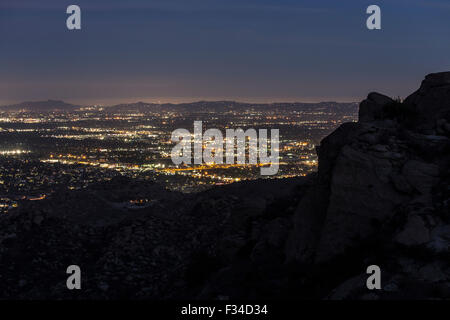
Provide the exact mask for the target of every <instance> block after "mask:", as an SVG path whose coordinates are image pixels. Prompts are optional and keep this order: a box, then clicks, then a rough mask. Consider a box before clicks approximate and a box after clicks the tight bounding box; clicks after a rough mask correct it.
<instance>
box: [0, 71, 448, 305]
mask: <svg viewBox="0 0 450 320" xmlns="http://www.w3.org/2000/svg"><path fill="white" fill-rule="evenodd" d="M449 138H450V72H448V73H438V74H431V75H428V76H427V77H426V78H425V80H424V81H423V82H422V85H421V86H420V88H419V90H418V91H416V92H415V93H413V94H412V95H410V96H409V97H407V98H406V99H405V100H404V101H395V100H392V99H391V98H389V97H386V96H384V95H382V94H379V93H371V94H369V96H368V98H367V99H366V100H364V101H363V102H362V103H361V104H360V110H359V121H358V122H355V123H346V124H343V125H342V126H340V127H339V128H338V129H337V130H336V131H334V132H333V133H332V134H331V135H329V136H328V137H326V138H325V139H324V140H323V141H322V142H321V144H320V146H319V147H318V148H317V151H318V155H319V169H318V172H317V173H316V174H313V175H311V176H308V177H306V178H296V179H285V180H260V181H252V182H243V183H237V184H232V185H228V186H221V187H216V188H214V189H212V190H209V191H205V192H202V193H197V194H192V195H185V194H181V193H175V192H169V191H166V190H163V189H162V188H160V187H159V186H158V185H155V184H152V183H149V182H145V181H129V180H127V179H125V178H124V179H115V180H113V181H112V182H110V183H107V184H98V185H95V186H91V187H90V188H88V189H86V190H83V191H76V192H70V193H69V192H60V193H57V194H54V195H53V196H52V197H51V198H49V199H46V200H43V201H41V202H39V203H30V205H29V206H24V207H21V208H19V209H17V210H16V211H12V212H11V213H8V214H7V215H4V216H2V217H1V218H0V244H1V246H0V283H1V286H0V298H2V299H9V298H14V299H91V298H92V299H108V298H109V299H110V298H115V299H116V298H125V299H183V298H190V299H191V298H198V299H233V298H250V299H252V298H272V299H303V298H306V299H406V298H411V299H450V252H449V250H450V210H449V198H450V185H449V181H450V179H449V174H450V171H449V170H450V140H449ZM140 193H142V195H141V196H145V197H151V199H152V201H151V203H148V204H146V205H145V206H144V207H142V208H133V207H127V206H124V203H126V202H127V201H129V200H132V199H136V198H139V197H138V196H139V194H140ZM72 264H76V265H79V266H80V267H81V270H82V289H81V290H73V291H70V290H67V288H66V278H67V275H66V273H65V271H66V268H67V266H69V265H72ZM372 264H375V265H378V266H380V268H381V270H382V288H383V289H382V290H375V291H369V290H368V289H367V288H366V279H367V277H368V275H366V273H365V272H366V268H367V266H369V265H372Z"/></svg>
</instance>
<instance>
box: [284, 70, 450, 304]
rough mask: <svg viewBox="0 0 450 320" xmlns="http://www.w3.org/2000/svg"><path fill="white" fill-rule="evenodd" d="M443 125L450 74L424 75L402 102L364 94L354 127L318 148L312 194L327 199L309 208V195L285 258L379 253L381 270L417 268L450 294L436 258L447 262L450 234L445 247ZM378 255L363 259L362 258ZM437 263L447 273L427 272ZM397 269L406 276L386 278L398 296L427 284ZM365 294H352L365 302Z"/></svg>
mask: <svg viewBox="0 0 450 320" xmlns="http://www.w3.org/2000/svg"><path fill="white" fill-rule="evenodd" d="M449 121H450V73H438V74H431V75H428V76H427V77H426V78H425V80H424V81H423V82H422V85H421V87H420V89H419V90H418V91H417V92H415V93H414V94H412V95H411V96H409V97H408V98H407V99H405V101H404V102H403V103H401V102H400V101H394V100H392V99H390V98H388V97H386V96H383V95H380V94H377V93H371V94H369V97H368V98H367V99H366V100H364V101H363V102H362V103H361V105H360V113H359V122H358V123H354V124H344V125H342V126H341V127H340V128H338V129H337V130H336V131H335V132H333V133H332V134H331V135H330V136H328V137H327V138H325V139H324V140H323V141H322V143H321V145H320V147H319V148H318V150H319V152H318V154H319V173H318V176H319V177H320V179H319V180H318V181H317V185H320V186H322V189H324V190H325V191H322V192H321V195H322V196H323V195H325V199H324V198H323V197H322V198H321V200H312V201H311V200H310V199H311V198H310V197H309V196H308V195H306V196H305V197H304V198H303V200H301V202H300V204H299V207H298V208H297V211H296V213H295V215H294V218H293V221H294V228H293V230H292V234H291V239H294V240H293V241H292V242H293V243H294V244H295V245H293V244H290V245H289V246H288V247H287V256H288V258H290V259H293V260H296V261H298V262H299V263H305V262H308V263H312V264H314V265H323V264H326V263H327V262H332V261H336V259H344V257H347V258H349V259H350V260H351V259H352V258H354V257H355V251H356V252H361V251H362V250H382V255H383V258H379V261H378V264H382V263H384V264H388V265H391V266H392V265H396V264H397V265H401V264H402V263H405V261H408V263H406V264H412V263H414V264H417V265H422V266H423V267H422V268H425V270H431V269H432V271H430V272H432V273H433V278H434V279H440V280H439V281H440V282H439V281H435V282H434V284H436V283H438V282H439V283H440V286H439V288H440V289H439V290H441V289H442V288H443V287H445V286H448V284H449V283H448V282H446V281H448V279H449V278H450V274H449V271H450V269H448V268H449V265H448V260H446V259H444V260H442V257H441V256H439V255H437V254H436V252H440V254H443V253H444V252H445V254H447V255H448V254H450V252H449V251H448V237H450V235H449V234H447V236H444V238H446V239H447V240H445V239H443V238H442V235H443V234H444V233H445V232H443V231H442V230H444V229H445V230H449V229H448V226H449V223H450V210H449V173H450V171H449V170H450V140H449V137H450V132H448V130H447V124H448V123H449ZM316 199H320V197H316ZM319 203H320V205H321V206H319ZM311 208H314V209H313V211H314V214H313V213H312V212H311ZM305 226H311V229H310V230H309V231H308V230H306V229H307V227H305ZM318 226H320V227H318ZM311 230H314V231H313V232H311ZM318 230H319V231H318ZM436 234H440V235H441V236H439V239H440V240H436V238H434V237H436ZM433 235H434V237H433ZM374 243H375V245H374ZM298 248H302V250H299V249H298ZM305 248H307V250H305ZM369 248H370V249H369ZM394 252H395V255H394V254H393V253H394ZM425 252H427V253H426V254H425ZM391 254H392V255H391ZM424 254H425V256H426V258H423V255H424ZM374 256H375V254H371V253H369V252H367V253H366V258H365V259H366V260H367V259H371V258H373V257H374ZM419 256H421V258H419ZM305 257H306V259H305ZM400 261H402V262H400ZM413 261H414V262H413ZM444 261H445V262H444ZM442 263H443V264H444V265H445V267H444V268H440V269H437V268H434V267H433V268H431V267H429V265H430V264H432V265H433V266H435V265H441V264H442ZM403 268H406V269H407V270H406V271H405V269H398V268H392V269H391V270H389V271H390V272H392V274H395V276H396V279H397V280H396V283H397V284H396V288H397V287H398V282H399V281H400V282H405V283H406V282H408V283H409V285H417V286H420V285H425V286H428V285H430V284H429V283H424V281H425V282H426V281H427V280H424V279H423V277H422V278H421V276H420V272H419V270H418V269H414V268H409V266H408V267H407V266H404V267H403ZM446 268H447V269H446ZM445 270H447V271H445ZM427 272H428V271H427ZM402 273H403V274H402ZM399 274H402V276H399ZM355 277H356V278H353V279H358V275H357V274H355ZM419 283H420V284H419ZM442 286H443V287H442ZM347 287H352V288H353V289H355V288H354V281H353V280H352V281H350V280H349V282H346V284H345V287H342V288H339V289H337V292H340V291H342V290H343V288H347ZM361 288H363V284H362V283H360V284H359V289H361ZM401 290H402V288H400V287H399V288H398V290H397V291H398V292H397V295H398V296H399V295H401V294H402V292H401ZM442 290H443V289H442ZM360 291H361V290H360ZM362 291H364V290H362ZM362 291H361V292H362ZM361 292H360V293H353V294H356V296H360V297H364V295H363V294H362V293H361ZM403 294H406V293H405V292H403ZM390 295H392V293H390ZM332 296H333V295H332ZM350 296H351V294H349V295H348V296H346V297H347V298H349V297H350ZM385 296H386V297H387V296H389V294H387V295H385ZM334 297H342V294H341V293H339V294H338V293H335V294H334ZM372 298H373V297H372ZM448 298H450V295H449V296H448Z"/></svg>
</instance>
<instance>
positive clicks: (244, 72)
mask: <svg viewBox="0 0 450 320" xmlns="http://www.w3.org/2000/svg"><path fill="white" fill-rule="evenodd" d="M70 4H77V5H79V6H80V7H81V10H82V29H81V30H78V31H69V30H68V29H67V28H66V19H67V17H68V14H66V8H67V6H68V5H70ZM371 4H377V5H379V6H380V7H381V10H382V30H379V31H370V30H368V29H367V28H366V19H367V17H368V15H367V14H366V8H367V7H368V6H369V5H371ZM0 38H1V41H0V104H6V103H13V102H20V101H25V100H41V99H45V100H46V99H63V100H66V101H68V102H73V103H86V104H89V103H104V104H112V103H119V102H124V101H129V102H134V101H139V100H144V101H149V102H152V101H174V102H180V101H192V100H199V99H208V100H215V99H234V100H241V101H293V100H297V101H319V100H321V101H329V100H337V101H359V100H361V99H362V98H363V97H365V96H366V95H367V93H368V92H369V91H380V92H383V93H385V94H388V95H391V96H395V97H396V96H401V97H404V96H406V95H407V94H409V93H411V92H412V91H413V90H415V89H416V88H417V87H418V86H419V84H420V81H421V80H422V78H423V76H424V75H425V74H427V73H431V72H438V71H447V70H450V1H448V0H386V1H381V0H376V1H356V0H339V1H337V0H327V1H325V0H316V1H301V0H296V1H293V0H221V1H219V0H127V1H123V0H120V1H119V0H108V1H106V0H71V1H66V0H53V1H52V0H0Z"/></svg>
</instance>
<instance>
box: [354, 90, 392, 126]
mask: <svg viewBox="0 0 450 320" xmlns="http://www.w3.org/2000/svg"><path fill="white" fill-rule="evenodd" d="M391 103H394V100H392V99H391V98H389V97H388V96H385V95H382V94H380V93H377V92H372V93H370V94H369V95H368V97H367V99H366V100H364V101H363V102H361V104H360V105H359V122H370V121H374V120H377V119H382V117H383V109H384V107H385V106H387V105H389V104H391Z"/></svg>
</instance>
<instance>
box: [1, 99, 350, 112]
mask: <svg viewBox="0 0 450 320" xmlns="http://www.w3.org/2000/svg"><path fill="white" fill-rule="evenodd" d="M82 107H83V106H81V105H75V104H71V103H66V102H64V101H60V100H47V101H28V102H22V103H19V104H14V105H6V106H0V110H1V111H29V112H49V111H66V112H72V111H76V110H78V109H80V108H82ZM357 107H358V104H357V103H356V102H349V103H339V102H318V103H303V102H292V103H286V102H280V103H243V102H236V101H198V102H191V103H179V104H172V103H165V104H155V103H146V102H135V103H124V104H118V105H114V106H109V107H106V108H108V110H109V111H112V112H136V111H137V112H143V111H148V110H152V109H153V110H158V109H159V110H168V111H169V110H172V111H184V110H185V111H216V112H223V111H227V110H236V109H238V110H239V109H249V108H254V109H260V110H261V109H273V108H277V109H287V110H312V109H317V108H327V109H328V108H333V109H338V110H336V111H339V109H341V110H342V111H346V110H348V108H354V109H355V110H357Z"/></svg>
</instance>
